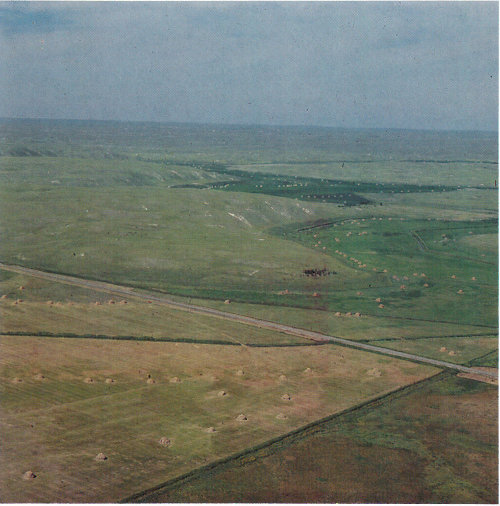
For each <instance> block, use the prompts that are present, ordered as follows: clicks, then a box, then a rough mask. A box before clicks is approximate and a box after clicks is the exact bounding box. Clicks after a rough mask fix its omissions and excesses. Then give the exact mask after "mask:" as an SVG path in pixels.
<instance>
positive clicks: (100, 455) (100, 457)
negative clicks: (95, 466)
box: [94, 452, 108, 462]
mask: <svg viewBox="0 0 500 506" xmlns="http://www.w3.org/2000/svg"><path fill="white" fill-rule="evenodd" d="M94 460H96V461H97V462H103V461H105V460H108V457H106V455H104V453H102V452H101V453H98V454H97V455H96V456H95V459H94Z"/></svg>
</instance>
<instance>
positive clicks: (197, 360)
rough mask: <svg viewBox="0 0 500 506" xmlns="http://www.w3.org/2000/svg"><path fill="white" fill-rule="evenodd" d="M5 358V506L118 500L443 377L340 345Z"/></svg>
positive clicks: (85, 350)
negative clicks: (27, 475) (100, 458)
mask: <svg viewBox="0 0 500 506" xmlns="http://www.w3.org/2000/svg"><path fill="white" fill-rule="evenodd" d="M1 357H2V358H1V371H0V378H1V388H2V413H1V423H2V434H4V436H3V438H2V447H3V448H2V498H3V500H4V501H6V502H11V501H16V502H46V501H48V502H65V501H81V502H86V501H90V502H98V501H103V500H104V501H116V500H119V499H121V498H123V497H125V496H126V495H129V494H131V493H134V492H138V491H139V490H142V489H143V488H147V487H149V486H153V485H155V484H157V483H159V482H161V481H164V480H166V479H169V478H173V477H175V476H177V475H180V474H182V473H183V472H186V471H188V470H189V469H192V468H194V467H197V466H200V465H202V464H206V463H207V462H210V461H212V460H215V459H217V458H221V457H224V456H228V455H230V454H232V453H235V452H237V451H241V450H243V449H245V448H247V447H249V446H253V445H255V444H257V443H261V442H263V441H266V440H268V439H270V438H272V437H275V436H277V435H280V434H283V433H286V432H288V431H290V430H292V429H294V428H297V427H299V426H301V425H304V424H305V423H308V422H312V421H314V420H316V419H318V418H321V417H324V416H326V415H329V414H331V413H334V412H336V411H340V410H342V409H345V408H347V407H349V406H352V405H355V404H358V403H359V402H362V401H363V400H366V399H368V398H370V397H374V396H376V395H379V394H381V393H383V392H387V391H389V390H392V389H395V388H397V387H398V386H401V385H405V384H408V383H412V382H414V381H416V380H418V379H421V378H424V377H426V376H428V375H431V374H433V373H434V372H435V371H436V370H435V369H434V368H432V367H427V366H421V365H417V364H413V363H410V362H401V361H398V360H394V359H390V358H388V357H383V356H380V355H374V354H369V353H364V352H358V351H354V350H350V349H344V348H338V347H334V346H328V347H325V346H321V347H306V348H302V347H301V348H296V347H292V348H279V349H278V348H274V349H271V348H265V349H259V348H246V347H241V346H239V347H236V346H218V345H203V344H195V345H193V344H184V343H149V342H130V341H127V342H116V341H96V340H93V339H62V338H61V339H44V338H38V337H18V336H9V337H6V336H4V337H2V338H1ZM308 368H309V369H310V370H307V371H306V369H308ZM239 371H242V372H243V374H242V375H239ZM373 371H376V374H374V373H373ZM38 374H42V375H43V377H44V379H43V380H37V379H36V375H38ZM148 375H151V377H152V378H153V379H154V380H155V383H154V384H147V383H146V380H147V376H148ZM282 375H284V376H286V378H281V379H280V376H282ZM85 378H92V380H93V382H92V383H86V382H85V381H84V380H85ZM106 378H111V379H113V380H114V383H106V382H105V379H106ZM173 378H178V379H179V381H180V382H178V383H172V382H171V380H172V379H173ZM222 390H224V391H225V392H227V395H225V396H223V397H221V396H219V395H218V392H220V391H222ZM284 394H289V395H290V397H291V400H283V399H282V396H283V395H284ZM240 414H244V415H246V417H247V420H246V421H243V422H239V421H237V420H236V417H237V416H238V415H240ZM280 414H282V415H284V416H285V418H284V419H279V418H276V417H277V415H280ZM208 427H214V428H215V430H216V432H214V433H207V432H205V430H206V429H207V428H208ZM163 436H165V437H168V438H169V439H170V440H171V441H172V445H171V447H169V448H164V447H162V446H160V445H159V444H158V441H159V440H160V438H161V437H163ZM99 452H103V453H105V455H106V456H107V457H108V460H106V461H104V462H96V461H95V460H94V457H95V456H96V455H97V454H98V453H99ZM28 469H29V470H32V471H33V472H34V473H35V474H36V476H37V477H36V479H35V480H33V481H30V482H26V481H23V480H22V475H23V473H24V472H25V471H27V470H28Z"/></svg>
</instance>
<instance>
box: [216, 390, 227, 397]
mask: <svg viewBox="0 0 500 506" xmlns="http://www.w3.org/2000/svg"><path fill="white" fill-rule="evenodd" d="M226 395H227V392H226V391H225V390H220V391H219V392H217V396H218V397H225V396H226Z"/></svg>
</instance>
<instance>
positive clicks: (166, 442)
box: [158, 436, 172, 447]
mask: <svg viewBox="0 0 500 506" xmlns="http://www.w3.org/2000/svg"><path fill="white" fill-rule="evenodd" d="M158 444H159V445H160V446H165V447H169V446H170V445H171V444H172V441H170V439H168V437H165V436H163V437H162V438H160V440H159V441H158Z"/></svg>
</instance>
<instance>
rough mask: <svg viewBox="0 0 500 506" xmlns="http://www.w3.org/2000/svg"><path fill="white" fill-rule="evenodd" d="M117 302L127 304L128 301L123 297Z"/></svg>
mask: <svg viewBox="0 0 500 506" xmlns="http://www.w3.org/2000/svg"><path fill="white" fill-rule="evenodd" d="M119 304H128V302H127V301H126V300H125V299H123V300H121V301H120V302H119Z"/></svg>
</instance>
